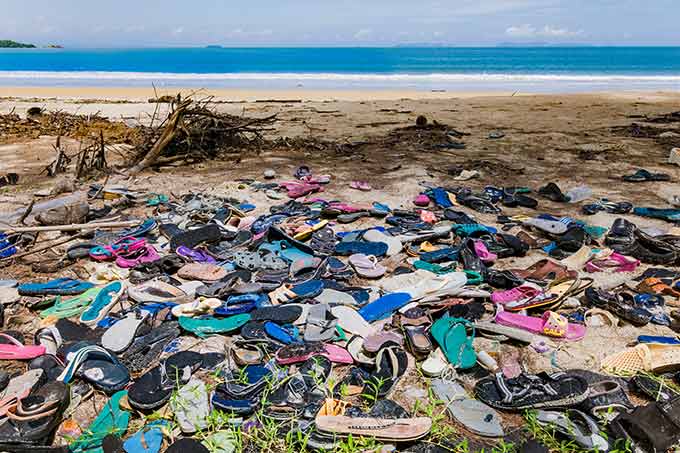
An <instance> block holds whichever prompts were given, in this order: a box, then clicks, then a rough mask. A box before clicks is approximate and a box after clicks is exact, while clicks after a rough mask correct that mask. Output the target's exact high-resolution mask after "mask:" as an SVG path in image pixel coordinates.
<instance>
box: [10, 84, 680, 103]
mask: <svg viewBox="0 0 680 453" xmlns="http://www.w3.org/2000/svg"><path fill="white" fill-rule="evenodd" d="M177 93H182V94H183V95H190V94H192V93H193V94H195V95H196V96H205V97H207V96H212V97H214V98H215V100H217V101H221V102H225V103H240V102H267V101H274V102H279V103H285V101H291V103H293V102H324V101H350V102H359V101H393V100H401V99H412V100H416V99H417V100H441V99H470V98H488V97H498V98H507V97H527V96H535V97H549V96H574V97H578V96H604V97H615V98H620V99H652V100H663V99H678V98H679V97H680V92H678V91H668V90H639V89H638V90H630V91H628V90H602V91H594V92H593V91H582V92H566V93H541V92H528V91H524V92H523V91H511V90H498V91H495V90H484V91H468V90H455V91H448V90H434V91H433V90H424V89H423V90H416V89H392V88H385V89H361V88H347V89H313V88H297V89H246V88H206V89H197V88H188V87H165V88H158V87H156V89H155V92H154V88H153V87H148V88H142V87H128V86H119V87H115V86H111V87H109V86H107V87H102V86H68V87H63V86H0V100H3V101H17V102H36V101H42V100H45V101H49V100H61V101H65V100H73V101H88V103H98V102H101V103H106V101H113V102H116V101H119V102H120V101H127V102H129V103H147V102H148V100H149V99H150V98H153V97H155V96H156V95H158V96H163V95H175V94H177Z"/></svg>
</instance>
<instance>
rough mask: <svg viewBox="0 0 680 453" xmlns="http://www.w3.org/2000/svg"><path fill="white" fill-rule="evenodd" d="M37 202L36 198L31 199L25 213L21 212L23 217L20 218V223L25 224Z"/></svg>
mask: <svg viewBox="0 0 680 453" xmlns="http://www.w3.org/2000/svg"><path fill="white" fill-rule="evenodd" d="M34 204H35V198H33V199H31V203H30V204H29V205H28V207H27V208H26V210H25V211H24V213H23V214H21V217H20V218H19V225H23V224H24V222H25V221H26V219H27V218H28V216H29V215H31V211H33V205H34Z"/></svg>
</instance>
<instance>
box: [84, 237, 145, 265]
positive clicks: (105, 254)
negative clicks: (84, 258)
mask: <svg viewBox="0 0 680 453" xmlns="http://www.w3.org/2000/svg"><path fill="white" fill-rule="evenodd" d="M145 244H146V241H145V240H144V239H138V238H135V237H132V236H125V237H123V238H120V239H118V240H117V241H115V242H113V243H112V244H111V245H105V246H103V247H95V248H93V249H92V250H90V258H92V259H93V260H96V261H107V260H110V259H113V258H115V257H117V256H118V255H120V254H121V253H127V252H131V251H134V250H137V249H139V248H141V247H144V245H145Z"/></svg>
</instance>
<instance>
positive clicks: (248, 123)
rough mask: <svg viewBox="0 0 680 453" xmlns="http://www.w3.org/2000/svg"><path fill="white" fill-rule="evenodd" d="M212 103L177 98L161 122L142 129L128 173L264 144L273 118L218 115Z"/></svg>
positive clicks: (208, 99) (198, 159) (208, 100)
mask: <svg viewBox="0 0 680 453" xmlns="http://www.w3.org/2000/svg"><path fill="white" fill-rule="evenodd" d="M213 104H214V103H213V101H212V98H207V99H204V100H198V101H195V100H193V99H191V98H187V99H184V100H182V99H181V98H180V97H179V96H177V98H176V99H175V100H174V102H173V103H172V108H171V111H170V113H169V114H168V117H167V118H166V119H165V121H163V122H162V123H161V124H160V125H159V126H157V127H146V128H143V130H142V135H143V139H142V140H141V142H140V143H138V144H137V145H136V146H135V148H134V150H133V153H132V159H131V160H132V162H131V164H132V165H131V169H130V173H131V174H136V173H139V172H141V171H143V170H145V169H147V168H149V167H155V166H162V165H168V164H173V163H180V162H199V161H202V160H206V159H212V158H215V157H218V156H219V155H221V154H223V153H229V152H230V150H234V149H236V150H238V152H240V151H241V150H242V149H244V148H247V147H251V146H260V145H262V144H263V143H264V142H265V141H264V138H263V136H262V133H263V132H264V131H265V130H266V127H267V126H269V125H271V124H273V123H274V122H275V121H276V115H272V116H268V117H265V118H246V117H240V116H234V115H229V114H226V113H221V112H218V111H217V110H216V109H215V108H214V105H213ZM154 119H155V118H154ZM152 124H153V121H152Z"/></svg>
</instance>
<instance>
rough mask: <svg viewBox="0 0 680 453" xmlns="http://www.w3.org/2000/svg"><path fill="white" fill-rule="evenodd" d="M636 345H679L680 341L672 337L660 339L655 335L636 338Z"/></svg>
mask: <svg viewBox="0 0 680 453" xmlns="http://www.w3.org/2000/svg"><path fill="white" fill-rule="evenodd" d="M637 341H638V343H657V344H674V345H680V340H678V339H677V338H674V337H661V336H655V335H640V336H638V337H637Z"/></svg>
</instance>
